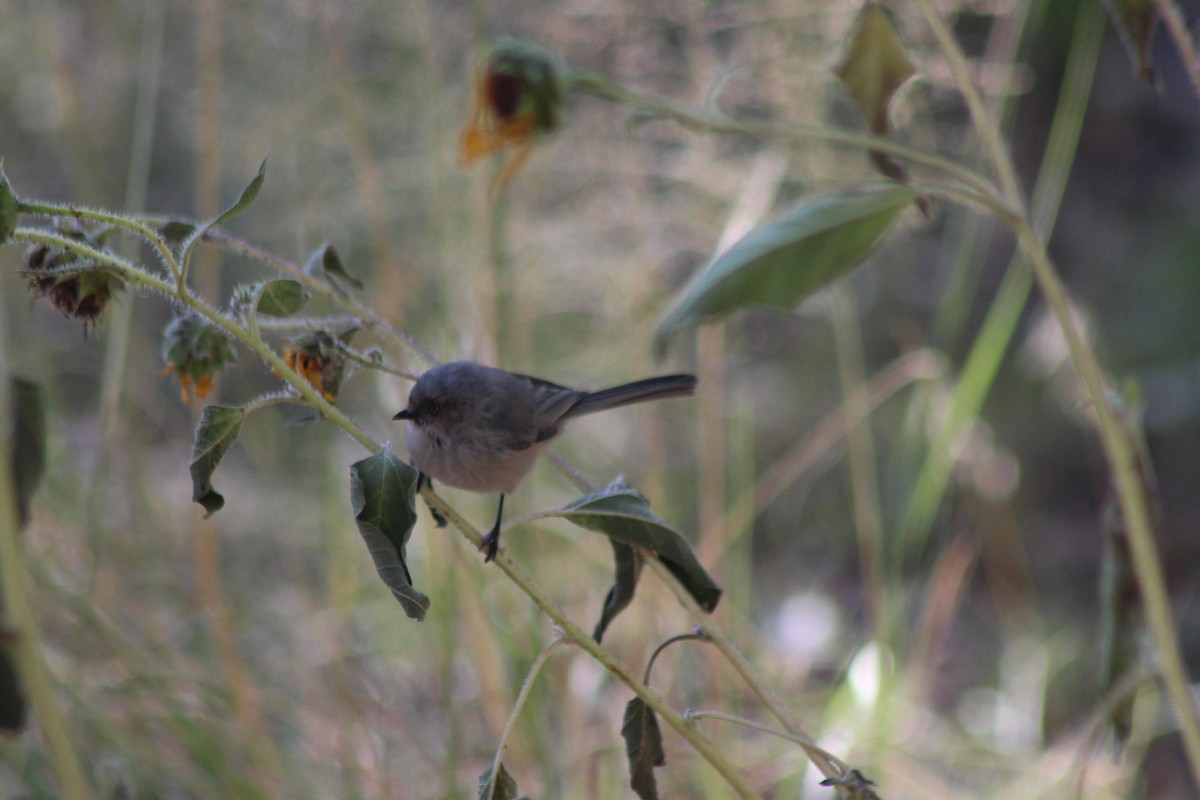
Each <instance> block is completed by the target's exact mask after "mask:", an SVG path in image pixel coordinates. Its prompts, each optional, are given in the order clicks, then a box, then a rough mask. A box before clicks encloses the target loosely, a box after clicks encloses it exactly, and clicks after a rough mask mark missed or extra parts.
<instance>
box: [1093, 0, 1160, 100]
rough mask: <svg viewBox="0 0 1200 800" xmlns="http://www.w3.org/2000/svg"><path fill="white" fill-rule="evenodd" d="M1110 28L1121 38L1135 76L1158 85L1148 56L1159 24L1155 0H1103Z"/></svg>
mask: <svg viewBox="0 0 1200 800" xmlns="http://www.w3.org/2000/svg"><path fill="white" fill-rule="evenodd" d="M1105 5H1106V6H1108V10H1109V16H1110V17H1111V18H1112V21H1113V27H1114V28H1116V29H1117V33H1118V34H1119V35H1120V37H1121V41H1122V42H1123V43H1124V45H1125V49H1126V50H1128V51H1129V58H1130V60H1132V61H1133V69H1134V71H1135V72H1136V73H1137V76H1138V77H1139V78H1140V79H1141V80H1143V81H1145V82H1146V83H1148V84H1150V85H1151V86H1155V87H1157V85H1158V76H1157V75H1156V74H1155V72H1154V66H1153V64H1152V63H1151V59H1150V43H1151V42H1152V41H1153V40H1154V31H1155V29H1156V28H1157V27H1158V8H1157V7H1156V6H1155V4H1154V0H1106V2H1105Z"/></svg>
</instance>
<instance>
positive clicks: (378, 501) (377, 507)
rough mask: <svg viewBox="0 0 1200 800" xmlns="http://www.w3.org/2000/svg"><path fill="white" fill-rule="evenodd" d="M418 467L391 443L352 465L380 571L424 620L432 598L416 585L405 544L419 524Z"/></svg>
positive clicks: (358, 505) (354, 490) (359, 509)
mask: <svg viewBox="0 0 1200 800" xmlns="http://www.w3.org/2000/svg"><path fill="white" fill-rule="evenodd" d="M416 487H417V471H416V470H415V469H413V468H412V467H410V466H409V465H408V464H405V463H404V462H403V461H402V460H401V459H400V458H399V457H398V456H397V455H396V454H395V453H393V452H392V451H391V449H390V448H386V447H385V448H384V449H383V450H380V451H379V452H378V453H376V454H375V455H373V456H368V457H367V458H364V459H363V460H362V461H357V462H355V463H354V464H351V465H350V506H351V508H352V509H353V510H354V521H355V522H356V523H358V532H359V533H360V534H362V537H363V541H365V542H366V543H367V550H368V551H369V552H370V553H371V558H372V560H374V562H375V571H376V572H378V573H379V577H380V579H382V580H383V582H384V584H386V585H387V587H388V588H389V589H391V590H392V594H394V595H395V596H396V599H397V600H399V601H400V605H401V606H403V607H404V613H406V614H408V616H409V617H410V618H411V619H415V620H418V621H419V620H422V619H424V618H425V612H426V611H428V610H429V598H428V597H426V596H425V595H423V594H421V593H420V592H418V591H417V590H416V589H414V588H413V585H412V576H411V575H410V574H409V571H408V565H407V564H406V563H405V561H404V546H405V544H407V543H408V537H409V536H411V535H412V530H413V526H414V525H416V524H417V510H416V506H415V504H414V498H415V496H416Z"/></svg>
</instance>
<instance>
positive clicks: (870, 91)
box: [836, 3, 916, 181]
mask: <svg viewBox="0 0 1200 800" xmlns="http://www.w3.org/2000/svg"><path fill="white" fill-rule="evenodd" d="M836 72H837V76H838V77H839V78H841V79H842V83H844V84H845V85H846V88H847V89H848V90H849V91H850V95H851V97H853V98H854V101H855V102H856V103H857V104H858V108H859V110H860V111H861V112H862V115H863V118H864V119H866V121H867V125H868V126H869V127H870V129H871V132H872V133H874V134H876V135H877V136H887V135H888V134H889V133H890V132H891V125H890V124H889V121H888V108H889V107H890V106H891V102H892V97H893V96H894V95H895V94H896V90H897V89H899V88H900V87H901V86H903V85H904V82H905V81H907V80H908V79H909V78H911V77H912V76H913V74H914V73H915V72H916V69H915V68H914V67H913V64H912V61H910V60H909V58H908V53H906V52H905V51H904V44H903V43H902V42H901V41H900V35H899V33H898V32H897V31H896V25H895V23H894V22H893V20H892V16H891V14H889V13H888V11H887V10H886V9H884V8H883V7H882V6H880V5H879V4H878V3H867V4H866V5H864V6H863V8H862V11H860V12H859V17H858V23H857V25H856V26H855V28H854V33H853V34H852V35H851V38H850V46H849V47H848V48H847V49H846V54H845V56H844V57H843V58H842V62H841V63H840V64H839V65H838V66H837V69H836ZM870 154H871V160H872V161H873V162H874V163H875V166H876V168H877V169H878V170H879V171H880V172H881V173H882V174H883V175H884V176H886V177H888V178H891V179H892V180H897V181H902V180H904V179H905V177H906V174H905V171H904V167H902V166H901V165H900V164H899V162H897V161H896V160H895V159H893V158H892V157H891V156H889V155H888V154H887V153H885V152H883V151H882V150H878V149H872V150H871V151H870Z"/></svg>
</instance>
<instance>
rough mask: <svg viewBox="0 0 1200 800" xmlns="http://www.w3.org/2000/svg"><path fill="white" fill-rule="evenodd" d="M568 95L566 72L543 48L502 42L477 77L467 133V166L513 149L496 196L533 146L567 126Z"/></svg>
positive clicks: (496, 182)
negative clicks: (565, 112)
mask: <svg viewBox="0 0 1200 800" xmlns="http://www.w3.org/2000/svg"><path fill="white" fill-rule="evenodd" d="M564 95H565V92H564V89H563V83H562V77H561V75H560V68H559V66H558V64H556V63H555V61H554V59H553V58H551V57H550V55H549V54H548V53H547V52H546V51H544V50H542V49H541V48H540V47H538V46H537V45H534V44H530V43H529V42H522V41H518V40H515V39H504V40H502V41H500V42H499V43H498V44H497V45H496V46H495V47H493V48H492V50H491V51H490V52H489V53H488V55H487V58H485V59H484V61H483V63H482V64H481V65H480V66H479V68H478V69H477V70H476V73H475V86H474V91H473V96H472V101H471V113H470V116H469V117H468V118H467V122H466V125H465V126H464V127H463V130H462V136H461V138H460V141H459V144H460V152H461V154H462V161H463V163H464V164H471V163H472V162H474V161H475V160H477V159H479V158H481V157H483V156H486V155H491V154H492V153H498V152H500V151H502V150H508V149H510V148H511V150H512V152H511V153H510V154H509V156H508V158H507V159H506V160H505V162H504V164H503V166H502V167H501V168H500V172H498V173H497V175H496V177H495V178H494V179H493V182H492V190H493V191H494V192H498V191H500V190H501V189H503V188H504V186H505V185H506V184H507V183H508V181H509V180H511V179H512V176H513V175H515V174H516V172H517V170H518V169H520V168H521V165H522V164H524V163H525V159H527V158H528V157H529V153H530V150H531V149H532V148H533V145H534V144H535V143H536V142H537V140H538V139H540V138H541V137H543V136H546V135H547V134H550V133H553V132H554V131H555V130H557V129H558V127H559V126H560V125H561V124H562V117H563V102H564Z"/></svg>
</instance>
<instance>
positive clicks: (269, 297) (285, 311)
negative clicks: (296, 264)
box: [255, 278, 309, 317]
mask: <svg viewBox="0 0 1200 800" xmlns="http://www.w3.org/2000/svg"><path fill="white" fill-rule="evenodd" d="M308 297H309V295H308V292H306V291H304V285H303V284H301V283H300V281H294V280H292V279H291V278H278V279H276V280H273V281H267V282H266V283H264V284H263V285H262V287H261V288H260V289H259V290H258V300H257V302H256V303H255V310H256V311H258V313H259V314H265V315H266V316H268V317H290V316H291V315H293V314H295V313H296V312H297V311H299V310H300V309H301V308H303V307H304V304H305V303H307V302H308Z"/></svg>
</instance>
